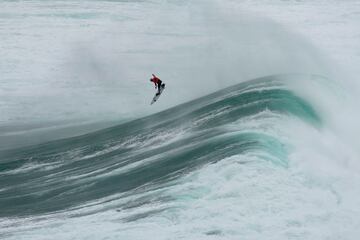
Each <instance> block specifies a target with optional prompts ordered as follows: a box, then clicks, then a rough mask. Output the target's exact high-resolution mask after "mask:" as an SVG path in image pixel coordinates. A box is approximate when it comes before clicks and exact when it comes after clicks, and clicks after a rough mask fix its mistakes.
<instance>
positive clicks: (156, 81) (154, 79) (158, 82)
mask: <svg viewBox="0 0 360 240" xmlns="http://www.w3.org/2000/svg"><path fill="white" fill-rule="evenodd" d="M150 82H153V83H154V84H155V89H156V88H157V89H158V92H157V93H156V95H159V94H160V93H161V92H160V91H161V88H163V87H165V84H163V83H162V81H161V80H160V78H158V77H157V76H155V74H152V78H151V79H150Z"/></svg>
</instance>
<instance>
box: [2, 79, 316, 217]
mask: <svg viewBox="0 0 360 240" xmlns="http://www.w3.org/2000/svg"><path fill="white" fill-rule="evenodd" d="M284 78H285V77H280V76H270V77H265V78H260V79H256V80H253V81H249V82H245V83H241V84H238V85H235V86H232V87H230V88H226V89H224V90H221V91H218V92H215V93H213V94H210V95H207V96H205V97H202V98H199V99H196V100H193V101H191V102H188V103H185V104H182V105H179V106H176V107H174V108H171V109H168V110H165V111H163V112H160V113H157V114H154V115H150V116H148V117H145V118H141V119H137V120H134V121H130V122H127V123H125V124H121V125H118V126H115V127H111V128H108V129H104V130H101V131H97V132H94V133H90V134H87V135H83V136H79V137H74V138H69V139H63V140H58V141H54V142H49V143H45V144H41V145H36V146H32V147H26V148H21V149H16V150H11V151H4V152H1V155H0V159H1V162H0V189H1V191H0V205H1V206H2V210H1V212H0V216H1V217H3V218H4V217H6V218H13V217H27V216H33V217H34V216H41V215H43V214H50V215H53V214H55V215H56V214H61V213H72V214H75V212H76V213H77V214H79V211H80V212H81V214H80V215H81V216H86V215H89V214H90V215H91V214H94V213H96V212H102V211H105V210H104V208H105V209H107V210H109V211H115V210H117V211H120V212H121V211H124V212H125V211H126V210H127V209H132V211H134V209H137V211H141V212H143V213H142V214H125V215H126V216H123V217H122V221H124V222H126V221H130V220H131V221H137V220H139V219H142V218H147V217H148V216H153V215H157V214H159V215H161V214H162V212H163V211H165V210H166V211H170V210H169V209H172V208H171V207H169V206H168V205H169V204H170V203H171V202H173V201H176V198H175V197H174V196H171V194H169V192H167V191H165V192H164V193H163V194H158V195H155V196H154V195H153V194H150V193H154V192H159V191H162V190H165V189H168V188H169V186H172V185H175V186H176V185H177V184H178V181H179V180H180V179H184V177H186V176H189V175H191V173H194V172H196V171H199V170H201V169H202V168H204V167H205V166H211V165H213V164H216V163H219V162H226V161H230V162H233V161H235V162H239V161H238V159H236V158H235V159H234V158H232V157H234V156H246V158H244V159H243V160H241V161H240V163H241V164H245V165H246V164H249V162H250V163H251V162H253V161H256V162H259V163H261V164H265V165H267V164H271V165H273V166H275V167H276V168H283V169H286V168H287V167H288V153H289V147H290V146H289V145H288V144H287V143H286V142H283V141H282V139H281V138H280V137H279V136H278V135H276V131H277V130H276V129H279V121H280V120H281V119H298V120H300V121H302V122H304V123H306V124H309V125H310V126H313V127H320V126H321V120H320V118H319V116H318V114H317V113H316V111H315V110H314V109H313V107H312V106H311V105H310V104H309V103H307V102H306V101H305V100H304V99H302V98H300V97H298V96H297V95H296V94H294V92H292V91H290V90H289V89H287V88H286V86H285V85H284V83H283V79H284ZM165 95H166V93H165ZM165 95H164V99H161V100H165ZM171 188H172V187H170V189H171ZM174 188H175V187H174ZM186 191H191V189H187V190H186ZM135 196H138V197H135ZM129 197H135V198H134V199H132V200H128V198H129ZM152 204H156V205H159V207H158V208H159V209H157V211H154V210H150V211H148V209H147V208H148V206H150V205H152ZM170 205H171V204H170ZM105 206H107V207H105ZM98 208H100V209H101V210H99V209H98ZM175 208H176V207H174V209H175ZM94 209H98V210H94Z"/></svg>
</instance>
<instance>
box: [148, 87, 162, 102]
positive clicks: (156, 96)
mask: <svg viewBox="0 0 360 240" xmlns="http://www.w3.org/2000/svg"><path fill="white" fill-rule="evenodd" d="M164 89H165V84H162V85H161V88H160V93H156V94H155V96H154V97H153V99H152V101H151V103H150V105H152V104H153V103H155V102H156V101H157V100H158V99H159V97H160V95H161V93H162V92H163V91H164Z"/></svg>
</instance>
